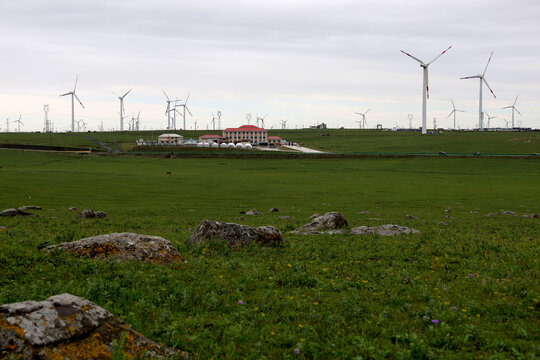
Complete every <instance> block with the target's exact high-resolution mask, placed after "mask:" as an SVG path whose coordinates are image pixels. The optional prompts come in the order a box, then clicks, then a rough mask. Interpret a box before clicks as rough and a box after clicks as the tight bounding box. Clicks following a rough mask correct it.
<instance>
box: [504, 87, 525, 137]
mask: <svg viewBox="0 0 540 360" xmlns="http://www.w3.org/2000/svg"><path fill="white" fill-rule="evenodd" d="M518 96H519V95H518ZM518 96H516V100H514V105H509V106H505V107H503V108H502V109H512V129H513V128H514V110H515V111H517V113H518V114H519V116H521V113H520V112H519V110H518V109H516V102H517V99H518Z"/></svg>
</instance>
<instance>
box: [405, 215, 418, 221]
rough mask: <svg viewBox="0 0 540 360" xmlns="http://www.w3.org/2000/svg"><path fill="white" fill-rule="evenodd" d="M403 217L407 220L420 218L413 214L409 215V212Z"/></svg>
mask: <svg viewBox="0 0 540 360" xmlns="http://www.w3.org/2000/svg"><path fill="white" fill-rule="evenodd" d="M405 219H408V220H420V218H419V217H417V216H414V215H409V214H407V215H405Z"/></svg>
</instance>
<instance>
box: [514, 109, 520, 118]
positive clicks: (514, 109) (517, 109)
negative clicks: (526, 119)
mask: <svg viewBox="0 0 540 360" xmlns="http://www.w3.org/2000/svg"><path fill="white" fill-rule="evenodd" d="M514 110H516V111H517V113H518V114H519V116H521V113H520V112H519V110H518V109H516V108H515V107H514Z"/></svg>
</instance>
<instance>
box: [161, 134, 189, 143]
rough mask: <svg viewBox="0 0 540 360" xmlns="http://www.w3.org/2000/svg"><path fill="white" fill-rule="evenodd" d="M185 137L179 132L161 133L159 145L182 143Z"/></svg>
mask: <svg viewBox="0 0 540 360" xmlns="http://www.w3.org/2000/svg"><path fill="white" fill-rule="evenodd" d="M183 142H184V137H183V136H182V135H178V134H161V135H159V136H158V145H182V143H183Z"/></svg>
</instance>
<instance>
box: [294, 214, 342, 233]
mask: <svg viewBox="0 0 540 360" xmlns="http://www.w3.org/2000/svg"><path fill="white" fill-rule="evenodd" d="M348 226H349V224H348V223H347V220H345V217H344V216H343V215H342V214H341V213H339V212H336V211H332V212H328V213H326V214H324V215H321V216H318V217H316V218H314V219H313V220H311V222H310V223H309V224H306V225H304V226H301V227H299V228H298V229H296V230H294V231H291V233H293V234H306V235H308V234H309V235H314V234H317V233H320V232H324V231H327V230H336V229H341V228H346V227H348Z"/></svg>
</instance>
